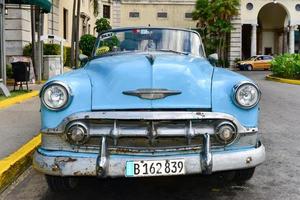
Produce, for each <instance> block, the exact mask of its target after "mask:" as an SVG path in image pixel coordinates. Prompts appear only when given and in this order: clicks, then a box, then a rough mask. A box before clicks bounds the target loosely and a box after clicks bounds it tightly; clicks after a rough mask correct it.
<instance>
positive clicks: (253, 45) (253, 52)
mask: <svg viewBox="0 0 300 200" xmlns="http://www.w3.org/2000/svg"><path fill="white" fill-rule="evenodd" d="M256 53H257V24H252V34H251V56H255V55H256Z"/></svg>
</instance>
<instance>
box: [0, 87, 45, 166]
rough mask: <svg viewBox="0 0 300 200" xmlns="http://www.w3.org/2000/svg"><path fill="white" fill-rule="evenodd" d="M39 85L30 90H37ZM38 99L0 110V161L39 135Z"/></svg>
mask: <svg viewBox="0 0 300 200" xmlns="http://www.w3.org/2000/svg"><path fill="white" fill-rule="evenodd" d="M40 87H41V86H40V85H31V86H30V89H33V90H39V88H40ZM39 109H40V102H39V98H38V97H34V98H32V99H30V100H27V101H24V102H22V103H20V104H16V105H12V106H10V107H8V108H4V109H0V144H1V145H0V160H1V159H3V158H5V157H7V156H8V155H10V154H12V153H13V152H15V151H16V150H18V149H19V148H20V147H22V146H23V145H24V144H25V143H27V142H28V141H30V140H31V139H32V138H33V137H34V136H36V135H37V134H38V133H39V129H40V113H39Z"/></svg>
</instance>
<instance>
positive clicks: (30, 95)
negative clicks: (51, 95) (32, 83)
mask: <svg viewBox="0 0 300 200" xmlns="http://www.w3.org/2000/svg"><path fill="white" fill-rule="evenodd" d="M38 95H39V91H37V90H34V91H32V92H29V93H27V94H22V95H18V96H16V97H12V98H8V99H5V100H3V101H0V109H2V108H7V107H10V106H12V105H14V104H18V103H22V102H23V101H26V100H29V99H31V98H33V97H36V96H38Z"/></svg>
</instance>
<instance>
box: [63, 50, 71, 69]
mask: <svg viewBox="0 0 300 200" xmlns="http://www.w3.org/2000/svg"><path fill="white" fill-rule="evenodd" d="M65 50H66V60H65V62H64V66H68V67H71V47H65Z"/></svg>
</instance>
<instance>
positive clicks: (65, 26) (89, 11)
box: [5, 0, 104, 57]
mask: <svg viewBox="0 0 300 200" xmlns="http://www.w3.org/2000/svg"><path fill="white" fill-rule="evenodd" d="M52 3H53V6H52V10H51V12H50V13H48V14H44V16H43V18H44V26H43V33H42V34H44V35H46V34H51V35H56V36H59V37H60V38H63V39H65V43H64V45H65V46H71V35H72V14H73V1H71V0H52ZM103 5H104V4H102V3H101V2H100V1H99V14H98V16H95V15H94V9H93V1H92V0H81V10H80V16H79V17H80V21H79V29H78V31H79V35H80V36H81V35H83V34H92V35H96V32H95V29H94V27H95V22H96V19H97V18H100V17H102V14H103V13H102V12H101V11H102V6H103ZM6 10H7V11H6V12H7V14H6V17H5V22H6V23H5V39H6V55H7V57H10V56H18V55H23V48H24V46H25V45H26V44H28V43H30V42H31V14H30V13H31V11H30V7H29V6H26V5H22V6H19V5H9V4H8V5H7V6H6Z"/></svg>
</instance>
